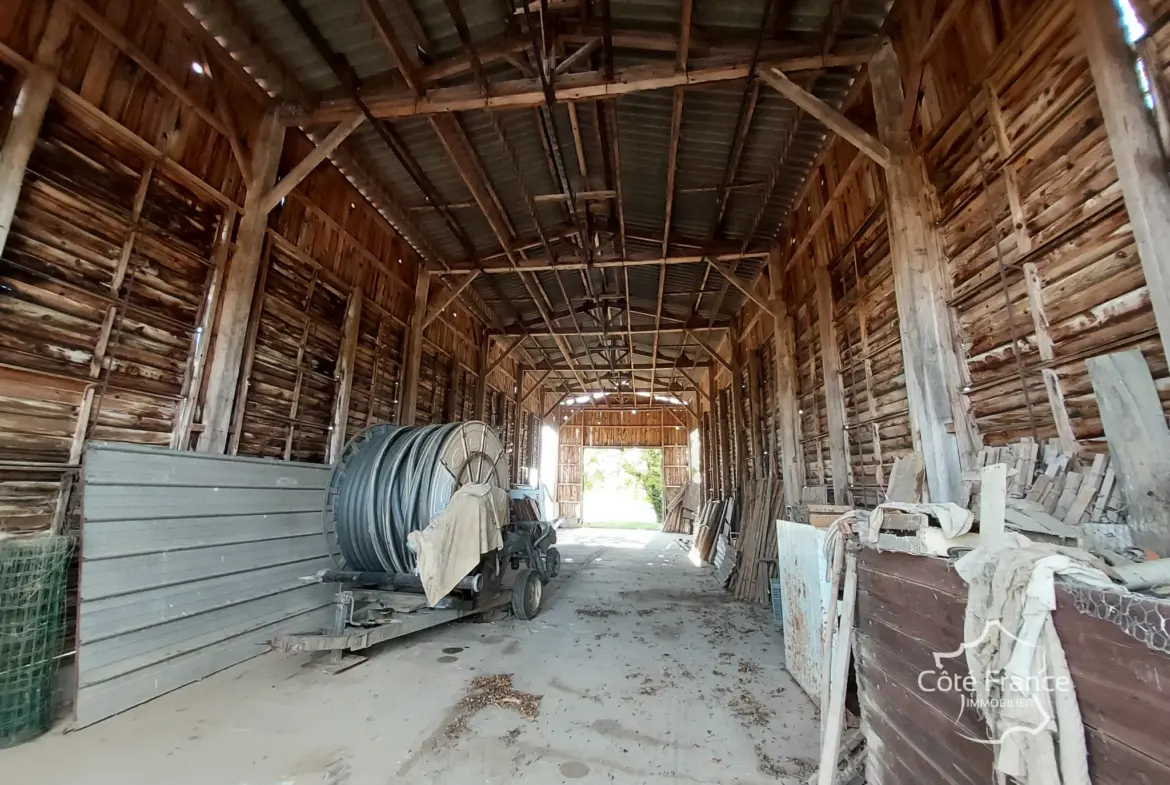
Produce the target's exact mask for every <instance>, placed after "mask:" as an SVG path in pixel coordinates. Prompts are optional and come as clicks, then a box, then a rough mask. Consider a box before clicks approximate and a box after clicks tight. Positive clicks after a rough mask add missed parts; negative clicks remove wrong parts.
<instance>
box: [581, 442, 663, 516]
mask: <svg viewBox="0 0 1170 785" xmlns="http://www.w3.org/2000/svg"><path fill="white" fill-rule="evenodd" d="M581 468H582V473H581V480H582V510H581V517H582V523H583V524H584V525H586V526H599V527H603V528H622V529H657V528H660V527H661V525H662V513H663V505H664V503H665V502H664V499H663V485H662V450H661V449H660V448H657V447H655V448H642V447H586V448H585V450H584V455H583V456H582V467H581Z"/></svg>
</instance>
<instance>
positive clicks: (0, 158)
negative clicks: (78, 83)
mask: <svg viewBox="0 0 1170 785" xmlns="http://www.w3.org/2000/svg"><path fill="white" fill-rule="evenodd" d="M72 24H73V11H72V8H71V6H70V3H69V0H56V2H54V3H53V7H52V9H51V10H50V11H49V18H48V21H46V22H45V31H44V33H42V34H41V40H40V43H39V44H38V45H37V52H36V57H35V59H34V62H33V66H32V69H31V70H30V71H29V73H28V74H27V75H26V76H25V78H24V82H22V83H21V86H20V93H19V94H18V95H17V97H16V103H15V104H14V105H13V109H12V120H11V122H10V123H9V126H8V135H7V136H5V137H4V146H3V147H0V253H3V251H4V247H5V245H6V244H7V242H8V232H9V231H10V230H11V229H12V218H13V216H14V215H16V204H17V202H18V201H19V200H20V191H21V188H22V186H23V185H24V175H25V172H26V171H27V170H28V161H29V159H30V158H31V157H32V151H33V148H35V147H36V143H37V136H39V135H40V132H41V124H42V123H43V122H44V119H45V112H46V111H47V110H48V108H49V100H50V99H51V98H52V97H53V91H54V90H55V89H56V88H57V71H58V69H59V68H60V66H61V49H62V47H63V46H64V45H65V40H66V39H67V38H68V37H69V30H70V28H71V27H72Z"/></svg>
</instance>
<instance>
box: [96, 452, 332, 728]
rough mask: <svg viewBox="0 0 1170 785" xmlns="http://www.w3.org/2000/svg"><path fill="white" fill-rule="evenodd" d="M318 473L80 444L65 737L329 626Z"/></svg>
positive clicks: (292, 466) (318, 469)
mask: <svg viewBox="0 0 1170 785" xmlns="http://www.w3.org/2000/svg"><path fill="white" fill-rule="evenodd" d="M329 471H330V469H329V467H328V466H320V465H312V464H303V463H293V462H285V461H267V460H256V459H249V458H234V457H225V456H213V455H204V454H201V453H193V452H177V451H173V450H164V449H155V448H149V447H135V446H132V445H125V444H108V443H104V442H91V443H89V444H88V445H87V446H86V451H85V459H84V466H83V477H84V489H83V511H82V515H83V524H82V538H83V546H82V552H81V589H80V609H79V612H78V641H79V646H78V654H77V670H78V694H77V701H76V705H75V709H76V723H75V724H76V726H77V727H83V726H85V725H90V724H92V723H94V722H97V721H99V720H102V719H105V718H106V717H110V716H112V715H114V714H117V713H118V712H121V711H124V710H126V709H128V708H130V707H132V706H136V705H138V704H140V703H144V702H145V701H148V700H151V699H152V698H155V697H158V696H159V695H162V694H164V693H167V692H170V691H171V690H174V689H177V688H179V687H182V686H183V685H185V684H189V683H191V682H193V681H197V680H199V679H202V678H204V677H205V676H208V675H210V674H212V673H215V672H216V671H219V670H223V669H224V668H227V667H230V666H232V665H235V664H236V663H239V662H242V661H244V660H246V659H249V658H251V657H254V656H256V655H258V654H262V653H263V652H264V651H265V648H264V646H263V644H264V643H265V642H266V641H268V640H270V639H271V638H272V637H273V635H275V634H276V633H277V632H282V631H286V630H288V629H292V628H296V629H313V628H316V627H320V626H323V625H324V624H325V623H326V621H327V620H328V618H329V613H330V609H329V606H330V605H331V602H332V591H331V590H330V589H329V588H328V587H326V586H323V585H318V584H305V583H304V582H303V581H301V580H300V579H301V577H302V576H305V575H311V574H313V573H314V572H316V571H317V570H319V569H321V568H322V567H324V566H327V565H328V564H329V559H328V556H327V553H326V545H325V538H324V536H323V535H322V533H321V509H322V504H323V501H324V494H325V485H326V483H327V481H328V479H329Z"/></svg>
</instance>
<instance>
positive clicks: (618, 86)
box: [285, 47, 873, 126]
mask: <svg viewBox="0 0 1170 785" xmlns="http://www.w3.org/2000/svg"><path fill="white" fill-rule="evenodd" d="M872 54H873V50H872V48H871V47H864V48H860V49H851V50H850V51H847V52H843V53H829V54H827V55H824V54H819V53H813V52H812V51H810V50H809V49H808V48H807V47H800V48H799V49H796V50H794V51H793V53H792V54H790V55H789V56H786V57H777V58H776V59H774V60H771V61H769V62H768V63H766V64H765V66H766V67H774V68H779V69H781V70H782V71H786V72H795V71H817V70H821V69H823V68H832V67H837V66H850V65H863V64H865V63H867V62H869V60H870V58H871V57H872ZM751 70H752V67H751V58H750V57H743V56H736V57H720V58H710V59H707V60H694V61H692V64H691V67H690V68H688V69H687V70H685V71H679V70H677V68H676V65H675V63H653V64H650V65H638V66H631V67H629V68H622V69H618V70H617V71H615V72H614V74H613V78H612V79H607V78H606V76H605V72H604V71H585V72H582V73H578V74H566V75H564V76H563V77H562V78H560V79H558V80H557V84H556V88H555V91H554V98H555V100H557V101H588V100H599V99H606V98H617V97H618V96H622V95H629V94H630V93H638V92H643V91H646V90H663V89H669V88H673V87H688V86H694V85H702V84H711V83H713V82H729V81H735V80H737V79H745V78H747V76H748V74H749V73H750V72H751ZM362 100H363V102H364V103H365V104H366V105H367V106H368V107H369V109H370V111H371V113H373V115H374V116H375V117H380V118H383V119H395V118H401V117H417V116H419V115H430V114H448V113H451V112H466V111H471V110H475V109H487V110H490V111H499V110H507V109H532V108H535V107H538V106H542V105H543V104H544V102H545V93H544V90H543V88H542V86H541V83H540V80H539V79H513V80H508V81H503V82H495V83H493V84H492V89H491V94H490V95H487V96H485V95H483V93H482V92H481V91H480V89H479V86H478V85H460V86H458V87H439V88H434V89H432V90H428V91H427V92H426V93H425V94H424V95H423V96H422V97H418V96H415V95H414V94H413V93H411V92H409V91H403V90H397V89H396V90H393V91H385V90H379V91H377V92H371V93H367V94H365V95H363V96H362ZM358 112H359V109H358V106H357V105H356V103H355V102H354V101H353V100H351V99H338V100H334V101H326V102H323V103H322V104H321V105H320V106H319V107H318V108H317V109H315V110H313V111H311V112H304V111H302V110H301V109H299V108H289V109H288V110H286V112H285V120H286V122H287V123H288V124H289V125H301V126H306V125H316V124H318V123H338V122H341V121H343V120H345V119H347V118H349V117H352V116H353V115H355V114H358Z"/></svg>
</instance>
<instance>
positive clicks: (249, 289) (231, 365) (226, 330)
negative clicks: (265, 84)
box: [199, 111, 285, 453]
mask: <svg viewBox="0 0 1170 785" xmlns="http://www.w3.org/2000/svg"><path fill="white" fill-rule="evenodd" d="M284 134H285V128H284V126H283V125H282V124H281V123H280V119H279V118H278V117H277V115H276V113H275V111H269V112H268V113H267V114H265V115H264V117H263V118H262V119H261V121H260V123H259V124H258V125H257V127H256V132H255V136H254V138H253V141H252V180H251V181H250V182H249V183H248V191H247V195H246V196H245V198H244V214H243V217H242V218H241V220H240V226H239V229H238V230H237V231H236V252H235V254H234V255H233V256H232V259H231V263H230V264H229V265H228V274H227V280H226V281H225V282H224V291H223V305H222V306H221V310H220V316H219V322H218V323H217V325H216V331H215V336H216V338H215V349H214V351H213V353H212V356H211V368H210V371H209V379H210V381H209V383H208V386H207V400H206V401H205V402H204V405H203V433H202V435H201V436H200V438H199V451H200V452H216V453H222V452H224V450H225V449H226V447H227V440H228V430H229V425H230V423H231V419H232V404H233V402H234V400H235V397H236V396H235V393H236V387H237V382H238V381H239V377H240V365H241V363H242V361H243V353H244V343H245V341H246V338H247V333H248V316H249V312H250V310H251V305H252V299H253V297H254V295H255V293H256V279H257V277H258V276H259V273H260V259H261V255H262V253H263V250H264V237H265V234H266V230H267V227H268V213H267V212H266V211H264V210H262V209H261V204H262V202H263V199H264V195H265V194H267V193H268V192H269V191H270V190H271V189H272V185H273V183H275V182H276V169H277V166H278V165H279V164H280V153H281V149H282V148H283V147H284Z"/></svg>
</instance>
